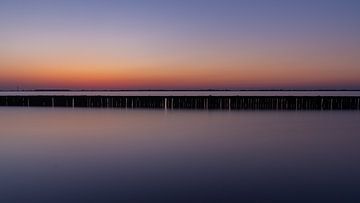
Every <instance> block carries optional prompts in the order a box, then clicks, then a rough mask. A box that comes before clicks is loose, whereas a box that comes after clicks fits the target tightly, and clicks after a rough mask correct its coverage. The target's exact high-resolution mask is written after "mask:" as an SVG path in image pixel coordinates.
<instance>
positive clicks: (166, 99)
mask: <svg viewBox="0 0 360 203" xmlns="http://www.w3.org/2000/svg"><path fill="white" fill-rule="evenodd" d="M164 100H165V101H164V103H165V104H164V106H165V110H167V98H166V97H165V99H164Z"/></svg>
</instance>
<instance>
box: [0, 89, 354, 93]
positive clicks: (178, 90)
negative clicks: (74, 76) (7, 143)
mask: <svg viewBox="0 0 360 203" xmlns="http://www.w3.org/2000/svg"><path fill="white" fill-rule="evenodd" d="M204 91H205V92H273V91H276V92H314V91H317V92H334V91H336V92H337V91H339V92H347V91H356V92H357V91H360V89H311V90H309V89H239V90H237V89H190V90H189V89H169V90H167V89H137V90H135V89H134V90H126V89H117V90H107V89H101V90H93V89H89V90H86V89H81V90H75V89H33V90H0V92H204Z"/></svg>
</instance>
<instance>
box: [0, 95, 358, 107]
mask: <svg viewBox="0 0 360 203" xmlns="http://www.w3.org/2000/svg"><path fill="white" fill-rule="evenodd" d="M0 106H24V107H88V108H155V109H223V110H360V97H356V96H0Z"/></svg>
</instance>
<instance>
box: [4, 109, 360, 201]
mask: <svg viewBox="0 0 360 203" xmlns="http://www.w3.org/2000/svg"><path fill="white" fill-rule="evenodd" d="M359 123H360V113H359V112H357V111H344V112H341V111H331V112H320V111H304V112H301V111H297V112H296V111H284V112H281V111H229V112H228V111H163V110H122V109H116V110H114V109H81V108H75V109H67V108H10V107H1V108H0V160H1V162H0V202H121V201H123V202H240V201H246V202H274V201H275V202H279V201H287V202H359V201H360V193H359V188H360V156H359V154H360V136H359V135H360V125H359Z"/></svg>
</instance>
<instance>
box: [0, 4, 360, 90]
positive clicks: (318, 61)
mask: <svg viewBox="0 0 360 203" xmlns="http://www.w3.org/2000/svg"><path fill="white" fill-rule="evenodd" d="M359 11H360V1H358V0H301V1H300V0H299V1H298V0H124V1H121V0H118V1H115V0H106V1H104V0H62V1H58V0H22V1H21V0H0V89H2V90H13V89H360V12H359Z"/></svg>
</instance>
